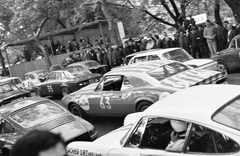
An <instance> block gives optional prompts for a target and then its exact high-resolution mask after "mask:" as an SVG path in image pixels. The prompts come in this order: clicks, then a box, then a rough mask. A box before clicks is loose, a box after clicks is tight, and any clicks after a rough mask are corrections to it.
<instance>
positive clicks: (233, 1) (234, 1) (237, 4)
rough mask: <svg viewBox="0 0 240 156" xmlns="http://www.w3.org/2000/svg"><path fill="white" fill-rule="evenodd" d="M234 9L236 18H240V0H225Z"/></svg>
mask: <svg viewBox="0 0 240 156" xmlns="http://www.w3.org/2000/svg"><path fill="white" fill-rule="evenodd" d="M224 1H225V2H226V3H227V4H228V5H229V7H230V8H231V9H232V11H233V14H234V17H235V19H237V20H240V9H239V8H240V1H239V0H224Z"/></svg>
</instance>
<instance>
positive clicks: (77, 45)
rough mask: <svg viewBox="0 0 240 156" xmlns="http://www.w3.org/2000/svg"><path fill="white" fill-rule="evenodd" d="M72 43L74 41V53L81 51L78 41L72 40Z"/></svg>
mask: <svg viewBox="0 0 240 156" xmlns="http://www.w3.org/2000/svg"><path fill="white" fill-rule="evenodd" d="M72 41H73V44H72V46H73V51H77V50H79V49H80V47H79V44H78V43H77V41H76V40H72Z"/></svg>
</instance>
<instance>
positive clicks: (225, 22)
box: [223, 21, 228, 34]
mask: <svg viewBox="0 0 240 156" xmlns="http://www.w3.org/2000/svg"><path fill="white" fill-rule="evenodd" d="M227 26H228V21H224V22H223V28H224V30H225V34H227V32H228V28H227Z"/></svg>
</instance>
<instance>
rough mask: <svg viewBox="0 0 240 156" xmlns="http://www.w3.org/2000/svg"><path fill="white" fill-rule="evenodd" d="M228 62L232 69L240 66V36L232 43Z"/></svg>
mask: <svg viewBox="0 0 240 156" xmlns="http://www.w3.org/2000/svg"><path fill="white" fill-rule="evenodd" d="M227 64H228V66H229V68H230V69H236V68H239V67H240V38H235V39H233V40H232V42H231V43H230V46H229V49H228V53H227Z"/></svg>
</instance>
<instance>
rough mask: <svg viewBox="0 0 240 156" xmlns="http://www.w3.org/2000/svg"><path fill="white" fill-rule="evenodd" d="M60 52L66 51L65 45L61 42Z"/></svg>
mask: <svg viewBox="0 0 240 156" xmlns="http://www.w3.org/2000/svg"><path fill="white" fill-rule="evenodd" d="M60 52H61V54H64V53H66V52H67V51H66V47H65V45H64V44H63V43H61V46H60Z"/></svg>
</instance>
